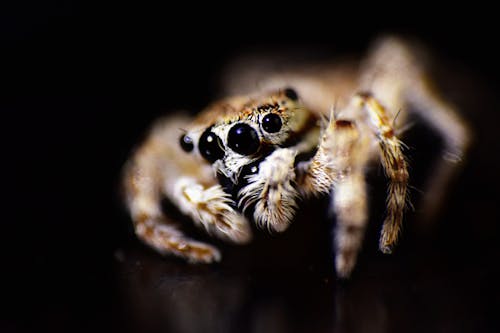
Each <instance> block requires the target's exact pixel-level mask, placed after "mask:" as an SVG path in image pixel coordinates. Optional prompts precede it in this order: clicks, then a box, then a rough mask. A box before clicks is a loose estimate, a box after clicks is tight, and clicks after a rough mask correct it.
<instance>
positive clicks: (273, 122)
mask: <svg viewBox="0 0 500 333" xmlns="http://www.w3.org/2000/svg"><path fill="white" fill-rule="evenodd" d="M281 125H282V122H281V118H280V116H278V115H277V114H275V113H268V114H266V115H265V116H264V118H262V128H263V129H264V131H266V132H267V133H276V132H278V131H279V130H280V129H281Z"/></svg>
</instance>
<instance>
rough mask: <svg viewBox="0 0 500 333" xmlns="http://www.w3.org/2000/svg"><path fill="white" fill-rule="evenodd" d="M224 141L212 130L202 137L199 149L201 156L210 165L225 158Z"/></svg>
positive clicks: (204, 133)
mask: <svg viewBox="0 0 500 333" xmlns="http://www.w3.org/2000/svg"><path fill="white" fill-rule="evenodd" d="M223 147H224V146H223V144H222V140H221V139H220V138H219V137H218V136H217V135H215V134H214V133H213V132H212V131H210V129H207V130H206V131H205V132H203V134H202V135H201V137H200V141H199V142H198V148H199V150H200V154H201V156H203V158H205V159H206V160H207V161H209V162H210V163H213V162H215V161H217V160H219V159H221V158H223V157H224V149H223Z"/></svg>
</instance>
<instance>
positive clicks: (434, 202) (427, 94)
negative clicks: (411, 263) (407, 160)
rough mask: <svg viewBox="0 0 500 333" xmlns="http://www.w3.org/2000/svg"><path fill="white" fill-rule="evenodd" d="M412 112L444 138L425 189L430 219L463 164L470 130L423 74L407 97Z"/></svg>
mask: <svg viewBox="0 0 500 333" xmlns="http://www.w3.org/2000/svg"><path fill="white" fill-rule="evenodd" d="M406 97H407V99H408V103H409V104H410V105H412V108H411V110H412V111H414V112H415V113H417V114H418V115H420V116H421V117H422V118H423V119H424V120H425V121H426V122H427V123H428V124H429V125H430V126H431V127H433V128H434V129H435V130H437V131H438V132H439V134H440V135H441V136H442V137H443V139H444V149H443V152H442V154H441V156H439V157H438V160H437V161H436V162H435V165H434V166H433V169H432V170H433V171H432V175H431V176H430V178H429V181H428V182H427V184H426V187H425V193H426V195H425V196H424V198H423V199H424V203H423V205H422V207H423V210H422V214H423V216H424V219H425V220H427V221H430V220H432V219H433V218H434V217H435V216H436V215H437V211H438V209H439V207H440V205H441V203H442V202H443V199H444V198H445V194H446V189H447V188H448V185H449V184H450V182H451V180H452V179H453V177H454V176H455V175H456V174H457V172H458V171H459V170H460V168H461V166H462V165H463V164H462V163H461V162H462V161H463V159H464V157H465V154H466V152H467V149H468V147H469V146H470V143H471V142H470V140H471V138H472V131H471V130H470V128H469V127H468V126H467V123H466V122H465V120H464V119H462V118H461V117H460V115H459V113H458V112H457V110H455V109H454V108H453V107H452V106H451V105H449V104H447V103H446V102H445V101H444V100H442V99H441V98H440V97H439V95H438V94H437V93H436V92H435V90H434V89H433V88H432V87H431V86H430V81H429V80H426V79H425V77H424V75H423V73H419V75H418V76H417V78H416V80H415V82H414V84H413V85H411V87H410V88H409V89H408V92H407V94H406Z"/></svg>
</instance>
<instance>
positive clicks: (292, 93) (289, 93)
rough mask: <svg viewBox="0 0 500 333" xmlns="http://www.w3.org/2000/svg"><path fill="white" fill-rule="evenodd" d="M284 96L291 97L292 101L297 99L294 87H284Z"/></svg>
mask: <svg viewBox="0 0 500 333" xmlns="http://www.w3.org/2000/svg"><path fill="white" fill-rule="evenodd" d="M284 93H285V96H286V97H288V98H289V99H291V100H292V101H297V100H298V99H299V95H298V94H297V92H296V91H295V89H292V88H286V89H285V91H284Z"/></svg>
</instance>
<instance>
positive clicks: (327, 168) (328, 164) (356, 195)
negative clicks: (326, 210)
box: [298, 119, 370, 278]
mask: <svg viewBox="0 0 500 333" xmlns="http://www.w3.org/2000/svg"><path fill="white" fill-rule="evenodd" d="M369 146H370V145H369V143H368V138H367V137H366V136H364V137H361V136H360V133H359V131H358V128H357V127H356V126H355V124H354V123H353V122H351V121H347V120H333V119H332V120H331V121H330V123H329V124H328V127H327V128H326V129H325V131H324V134H323V137H322V139H321V142H320V145H319V148H318V151H317V153H316V154H315V156H314V157H313V158H312V159H311V160H310V161H308V162H302V163H300V164H299V165H298V172H299V177H298V187H299V188H301V189H302V194H304V195H315V194H319V193H329V192H331V191H332V190H333V196H332V211H333V212H334V213H335V215H336V226H335V233H334V234H335V236H334V237H335V238H334V247H335V268H336V271H337V274H338V275H339V276H340V277H342V278H347V277H348V276H349V275H350V273H351V271H352V269H353V268H354V265H355V264H356V259H357V254H358V252H359V250H360V248H361V244H362V241H363V237H364V233H365V226H366V223H367V198H366V188H365V178H364V172H365V170H364V167H365V165H366V163H367V158H368V156H369V154H368V152H367V150H368V149H369Z"/></svg>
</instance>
